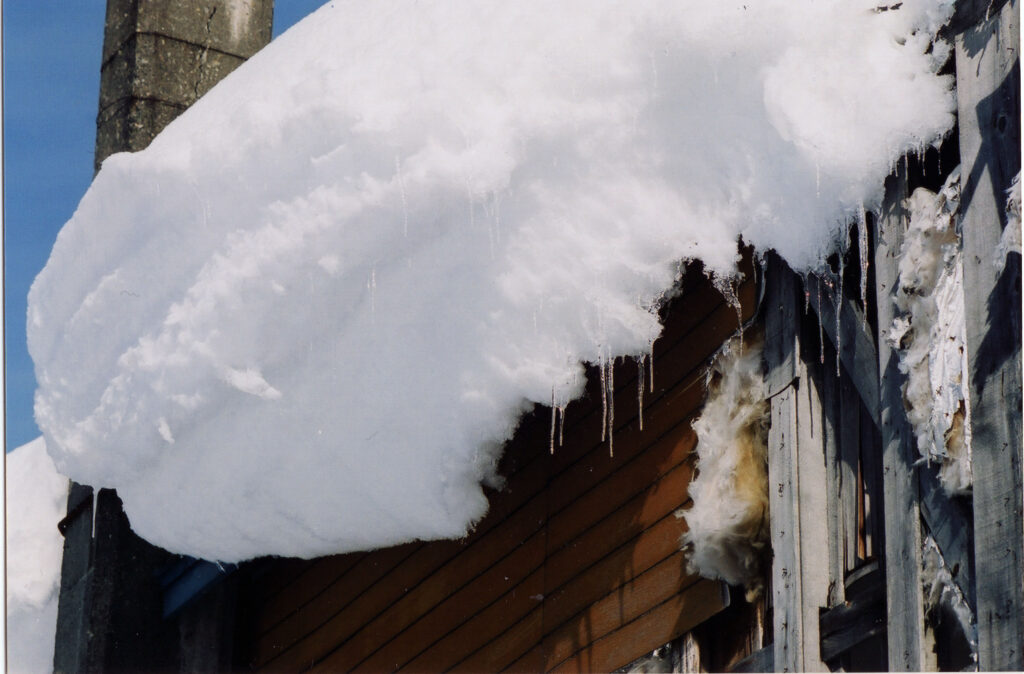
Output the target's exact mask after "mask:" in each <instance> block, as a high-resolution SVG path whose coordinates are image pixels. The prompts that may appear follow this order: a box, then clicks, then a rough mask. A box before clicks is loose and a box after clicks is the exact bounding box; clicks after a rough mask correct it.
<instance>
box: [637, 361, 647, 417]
mask: <svg viewBox="0 0 1024 674" xmlns="http://www.w3.org/2000/svg"><path fill="white" fill-rule="evenodd" d="M645 358H646V356H640V357H639V358H637V359H636V366H637V374H636V383H637V386H636V402H637V411H638V412H637V413H638V415H639V416H638V418H639V420H640V430H641V431H642V430H644V360H645Z"/></svg>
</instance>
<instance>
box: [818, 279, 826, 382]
mask: <svg viewBox="0 0 1024 674" xmlns="http://www.w3.org/2000/svg"><path fill="white" fill-rule="evenodd" d="M821 283H822V280H821V279H820V278H819V279H818V283H817V287H818V345H819V347H820V348H821V354H820V356H819V360H820V361H821V364H822V365H824V364H825V331H824V329H823V328H822V325H821V324H822V323H824V321H822V320H821Z"/></svg>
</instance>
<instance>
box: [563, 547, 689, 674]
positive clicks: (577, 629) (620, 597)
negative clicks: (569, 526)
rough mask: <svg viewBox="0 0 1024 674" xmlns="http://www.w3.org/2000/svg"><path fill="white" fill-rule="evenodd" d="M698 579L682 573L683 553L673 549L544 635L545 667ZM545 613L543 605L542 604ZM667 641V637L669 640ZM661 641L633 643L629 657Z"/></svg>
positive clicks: (618, 626) (578, 649) (611, 630)
mask: <svg viewBox="0 0 1024 674" xmlns="http://www.w3.org/2000/svg"><path fill="white" fill-rule="evenodd" d="M699 580H700V578H699V577H698V576H693V575H691V574H688V573H687V572H686V556H685V555H684V554H683V553H682V552H681V551H677V552H676V553H675V554H673V555H672V556H671V557H668V558H666V559H664V560H662V561H661V562H659V563H658V564H656V565H655V566H653V567H651V568H650V569H648V570H647V571H644V572H643V573H640V574H637V575H635V576H634V577H633V578H632V579H630V580H629V581H627V582H626V583H625V584H623V585H621V586H619V587H618V588H615V589H613V590H611V591H610V592H608V593H607V594H605V596H604V597H603V598H601V599H599V600H598V601H594V602H592V603H589V604H588V605H587V607H586V608H585V609H584V610H583V611H581V612H580V613H578V614H577V615H575V616H573V619H572V620H569V621H568V622H566V623H563V624H562V625H561V626H560V627H558V628H557V629H555V630H554V631H552V632H550V633H549V634H547V635H545V637H544V651H545V654H546V656H547V661H548V663H549V667H551V666H555V665H557V664H558V663H560V662H562V661H563V660H565V659H567V658H569V657H571V656H572V655H574V654H575V653H577V652H579V651H580V650H581V649H585V648H587V647H589V646H590V645H591V644H593V643H594V642H595V641H597V640H599V639H601V638H602V637H604V636H607V635H609V634H612V633H614V632H616V631H617V630H619V629H621V628H622V627H623V626H624V625H626V624H628V623H629V622H632V621H633V620H634V619H636V618H637V617H639V616H641V615H643V614H644V613H647V612H648V611H650V610H651V609H654V608H656V607H657V606H659V605H660V604H661V603H663V602H665V601H667V600H669V599H670V598H671V597H673V596H675V595H677V594H679V593H680V592H684V593H685V592H686V588H688V587H689V586H690V585H693V584H694V583H697V582H698V581H699ZM544 610H545V613H546V612H547V607H546V606H545V607H544ZM669 640H670V639H669ZM664 643H665V641H660V642H658V643H649V644H646V645H644V646H641V645H639V644H638V645H637V646H636V648H637V652H636V655H634V656H633V657H632V658H630V659H629V660H626V661H625V662H623V663H622V664H626V663H628V662H630V661H631V660H633V659H636V658H638V657H640V656H641V655H644V654H645V653H649V652H650V651H652V650H654V649H655V648H657V647H658V646H660V645H661V644H664Z"/></svg>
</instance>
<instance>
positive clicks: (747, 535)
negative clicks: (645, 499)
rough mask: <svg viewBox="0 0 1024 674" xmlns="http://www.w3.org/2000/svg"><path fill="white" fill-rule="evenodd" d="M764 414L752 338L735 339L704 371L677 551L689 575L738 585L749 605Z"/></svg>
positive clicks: (764, 488) (760, 518)
mask: <svg viewBox="0 0 1024 674" xmlns="http://www.w3.org/2000/svg"><path fill="white" fill-rule="evenodd" d="M741 345H742V348H741ZM768 409H769V408H768V402H767V400H765V395H764V381H763V377H762V373H761V342H760V339H757V340H756V341H752V342H748V343H746V344H743V343H742V342H741V340H740V339H739V338H735V339H733V340H732V341H731V342H729V343H728V344H727V345H726V347H725V348H724V349H723V351H722V352H721V353H720V354H719V355H718V357H717V358H716V359H715V361H714V364H713V365H712V366H711V369H710V370H709V372H708V399H707V402H706V403H705V404H704V411H703V412H702V413H701V416H700V417H699V418H698V419H697V420H695V421H694V422H693V429H694V431H696V433H697V447H696V450H695V451H696V453H697V457H698V459H697V461H698V462H697V476H696V477H695V478H694V479H693V482H692V483H691V484H690V497H691V498H692V499H693V506H692V507H691V508H690V509H689V510H688V511H686V521H687V524H688V525H689V531H688V532H687V533H686V534H684V536H683V546H684V549H686V550H687V551H688V553H689V570H690V572H691V573H699V574H700V575H702V576H705V577H707V578H720V579H722V580H725V581H726V582H728V583H730V584H733V585H743V586H745V587H746V589H747V598H748V599H750V600H752V599H754V598H755V597H757V596H758V595H759V594H760V593H761V591H762V590H763V588H764V574H763V573H762V567H761V563H762V559H763V556H764V555H763V553H764V551H765V549H766V548H767V547H768V545H769V540H770V534H769V521H768V458H767V456H768V454H767V440H768V432H767V422H768Z"/></svg>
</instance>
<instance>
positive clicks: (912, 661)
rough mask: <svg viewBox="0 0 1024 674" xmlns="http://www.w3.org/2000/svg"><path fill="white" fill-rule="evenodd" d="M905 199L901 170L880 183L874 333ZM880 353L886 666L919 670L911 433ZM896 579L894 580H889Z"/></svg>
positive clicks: (891, 279)
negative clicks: (883, 190)
mask: <svg viewBox="0 0 1024 674" xmlns="http://www.w3.org/2000/svg"><path fill="white" fill-rule="evenodd" d="M906 196H907V179H906V169H905V167H904V166H901V167H900V168H899V170H898V172H897V175H895V176H890V178H889V179H888V180H887V181H886V194H885V200H884V202H883V205H882V214H881V216H880V217H879V218H878V220H877V221H876V222H875V232H874V234H875V237H874V240H875V242H876V245H875V257H874V268H875V279H876V297H875V302H876V307H877V310H878V325H879V333H880V334H884V333H885V332H887V331H888V326H891V325H892V322H893V319H894V317H895V316H894V310H895V305H894V304H893V296H894V294H895V292H896V283H897V274H898V266H897V265H898V256H899V250H900V245H901V243H902V241H903V234H904V232H905V230H906V225H907V213H906V211H905V210H904V208H903V199H904V198H906ZM876 346H877V349H878V372H879V375H880V377H881V379H880V388H879V420H880V421H881V424H880V426H879V430H880V431H881V438H882V471H883V477H882V481H883V486H884V499H885V503H884V510H885V546H884V547H885V573H886V578H892V579H894V581H895V582H890V583H887V584H886V609H887V615H888V621H889V634H888V640H889V669H890V670H891V671H921V670H922V669H923V668H924V667H925V664H926V653H925V650H926V646H925V631H924V599H923V597H922V595H921V525H920V519H921V515H920V510H919V505H918V501H919V495H918V486H917V478H916V476H915V474H914V468H913V465H914V462H915V461H916V460H917V456H916V455H917V451H916V450H915V449H914V444H913V443H914V436H913V434H912V433H911V431H910V425H909V422H908V421H907V415H906V412H905V411H904V408H903V392H902V389H901V386H902V384H903V381H904V375H903V374H902V373H900V371H899V365H898V356H897V354H896V353H895V352H894V351H893V349H892V348H891V346H889V344H888V343H887V342H885V340H884V339H883V338H880V339H879V341H878V343H877V344H876ZM895 579H898V581H897V580H895Z"/></svg>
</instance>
